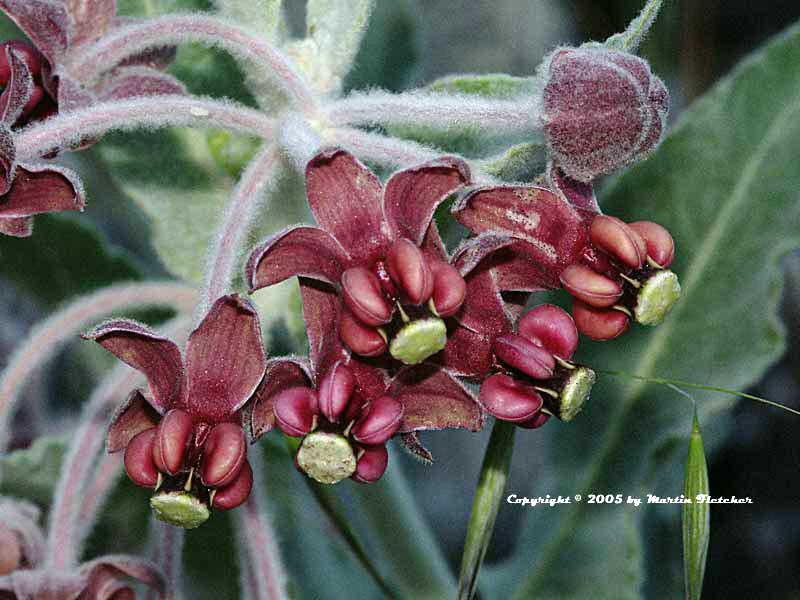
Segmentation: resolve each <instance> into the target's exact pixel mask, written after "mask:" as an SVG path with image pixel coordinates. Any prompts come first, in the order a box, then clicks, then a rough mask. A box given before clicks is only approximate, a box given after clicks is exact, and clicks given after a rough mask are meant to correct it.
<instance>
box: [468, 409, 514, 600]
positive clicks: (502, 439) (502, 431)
mask: <svg viewBox="0 0 800 600" xmlns="http://www.w3.org/2000/svg"><path fill="white" fill-rule="evenodd" d="M516 428H517V426H516V425H514V424H513V423H507V422H505V421H500V420H497V421H495V423H494V428H493V429H492V437H491V438H489V446H488V447H487V448H486V454H485V455H484V457H483V465H482V466H481V476H480V479H479V480H478V488H477V489H476V491H475V499H474V500H473V501H472V514H471V516H470V519H469V525H468V527H467V539H466V540H465V541H464V552H463V554H462V556H461V576H460V578H459V581H458V597H459V598H460V599H461V600H469V599H470V598H472V597H473V596H474V595H475V591H476V590H477V584H478V573H479V572H480V569H481V564H482V563H483V557H484V556H486V550H487V549H488V548H489V542H490V541H491V539H492V534H493V533H494V522H495V520H496V519H497V511H498V510H500V503H501V502H502V501H503V497H504V492H505V489H506V480H507V479H508V470H509V468H510V467H511V455H512V454H513V453H514V432H515V431H516Z"/></svg>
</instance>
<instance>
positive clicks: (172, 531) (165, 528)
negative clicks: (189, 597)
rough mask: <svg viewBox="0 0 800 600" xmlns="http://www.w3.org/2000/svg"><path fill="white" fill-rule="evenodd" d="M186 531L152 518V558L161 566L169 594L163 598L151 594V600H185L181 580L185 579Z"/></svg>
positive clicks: (153, 593)
mask: <svg viewBox="0 0 800 600" xmlns="http://www.w3.org/2000/svg"><path fill="white" fill-rule="evenodd" d="M185 531H186V530H184V529H182V528H180V527H175V526H174V525H167V524H166V523H162V522H161V521H159V520H157V519H156V518H155V517H151V518H150V540H151V548H150V555H151V556H150V558H151V560H152V561H153V562H154V563H155V564H157V565H158V566H159V568H160V569H161V572H162V573H163V574H164V578H165V579H166V581H167V593H166V595H165V596H164V597H163V598H162V597H159V596H158V595H157V594H156V593H155V592H151V593H150V595H149V597H148V598H149V600H184V595H183V594H182V593H181V590H182V589H183V585H182V581H181V578H182V577H183V560H182V555H183V540H184V537H185Z"/></svg>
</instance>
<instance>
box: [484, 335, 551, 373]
mask: <svg viewBox="0 0 800 600" xmlns="http://www.w3.org/2000/svg"><path fill="white" fill-rule="evenodd" d="M494 352H495V354H496V355H497V358H498V359H499V360H501V361H503V362H504V363H505V364H507V365H508V366H509V367H511V368H513V369H517V370H518V371H521V372H522V373H525V375H528V376H529V377H532V378H533V379H550V378H551V377H552V376H553V370H554V369H555V367H556V361H555V359H553V355H552V354H551V353H550V352H548V351H547V350H545V349H544V348H542V347H541V346H537V345H536V344H534V343H533V342H531V341H530V340H528V339H527V338H524V337H522V336H521V335H513V334H512V335H502V336H500V337H499V338H497V339H496V340H495V342H494Z"/></svg>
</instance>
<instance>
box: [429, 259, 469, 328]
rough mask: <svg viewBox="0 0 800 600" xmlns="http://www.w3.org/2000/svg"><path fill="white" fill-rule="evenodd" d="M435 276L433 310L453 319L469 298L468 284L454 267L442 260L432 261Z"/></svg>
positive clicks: (441, 315)
mask: <svg viewBox="0 0 800 600" xmlns="http://www.w3.org/2000/svg"><path fill="white" fill-rule="evenodd" d="M431 272H432V275H433V295H432V296H431V300H432V301H433V308H434V309H435V310H436V313H437V314H438V315H439V316H440V317H451V316H453V315H454V314H456V313H457V312H458V310H459V309H460V308H461V305H462V304H464V300H465V299H466V297H467V282H466V281H464V278H463V277H462V276H461V273H459V272H458V269H456V268H455V267H454V266H453V265H451V264H449V263H446V262H443V261H441V260H431Z"/></svg>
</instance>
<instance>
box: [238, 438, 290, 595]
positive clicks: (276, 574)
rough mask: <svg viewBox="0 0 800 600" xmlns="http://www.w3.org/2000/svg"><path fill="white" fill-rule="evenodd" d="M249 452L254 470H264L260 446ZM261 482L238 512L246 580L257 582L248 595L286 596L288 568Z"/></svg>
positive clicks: (260, 471) (258, 472) (244, 579)
mask: <svg viewBox="0 0 800 600" xmlns="http://www.w3.org/2000/svg"><path fill="white" fill-rule="evenodd" d="M255 450H256V451H255V452H251V453H250V461H251V463H253V471H254V472H255V473H256V474H260V473H263V472H264V465H263V464H262V463H263V461H261V460H260V456H258V451H259V450H258V448H256V449H255ZM262 504H263V502H262V499H261V493H260V490H259V489H258V486H257V485H256V486H254V487H253V491H252V492H251V494H250V497H249V498H248V500H247V502H246V503H245V505H244V506H242V507H241V508H240V509H239V510H237V512H236V517H237V520H238V527H237V533H238V537H239V544H238V545H239V547H240V548H244V549H245V550H246V556H242V562H243V563H245V564H247V565H248V567H249V570H250V572H249V574H248V577H246V578H243V583H244V584H248V583H249V584H251V585H252V586H254V587H253V588H252V589H248V594H247V595H248V596H249V597H250V598H252V599H253V600H284V599H286V598H288V597H289V596H288V594H287V591H286V572H285V569H284V566H283V564H282V562H281V557H280V551H279V549H278V544H277V541H276V537H275V531H274V530H273V528H272V524H271V522H270V519H269V517H268V516H267V514H266V512H265V507H264V506H263V505H262Z"/></svg>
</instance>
